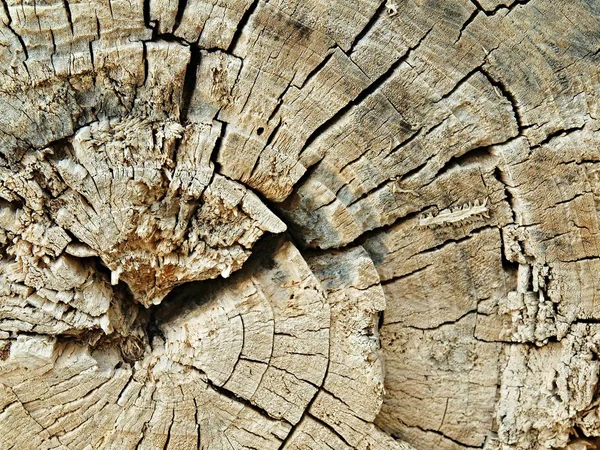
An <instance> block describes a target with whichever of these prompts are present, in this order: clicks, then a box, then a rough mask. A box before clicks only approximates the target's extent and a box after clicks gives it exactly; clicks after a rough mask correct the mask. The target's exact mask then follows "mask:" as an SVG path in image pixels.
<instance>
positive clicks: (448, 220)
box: [419, 197, 490, 227]
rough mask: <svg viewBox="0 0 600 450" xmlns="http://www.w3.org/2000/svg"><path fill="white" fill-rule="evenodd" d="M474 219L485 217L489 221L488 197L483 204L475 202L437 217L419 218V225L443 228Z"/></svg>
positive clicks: (441, 213)
mask: <svg viewBox="0 0 600 450" xmlns="http://www.w3.org/2000/svg"><path fill="white" fill-rule="evenodd" d="M472 217H485V218H486V219H489V217H490V214H489V208H488V197H486V198H485V199H484V200H483V202H480V201H479V200H475V202H473V203H471V202H468V203H465V204H464V205H461V206H455V207H451V208H446V209H443V210H442V211H440V212H439V214H437V215H433V214H431V213H430V214H423V215H422V216H421V217H420V218H419V225H421V226H425V227H433V226H436V225H439V226H443V225H447V224H454V223H460V222H466V221H468V220H469V219H471V218H472Z"/></svg>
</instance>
